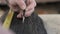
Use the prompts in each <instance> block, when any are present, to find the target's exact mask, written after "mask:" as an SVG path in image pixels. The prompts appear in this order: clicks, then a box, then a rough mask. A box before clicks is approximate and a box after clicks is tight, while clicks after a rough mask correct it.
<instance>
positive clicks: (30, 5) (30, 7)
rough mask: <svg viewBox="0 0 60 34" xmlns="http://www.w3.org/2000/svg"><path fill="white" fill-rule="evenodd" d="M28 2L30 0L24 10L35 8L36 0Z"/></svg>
mask: <svg viewBox="0 0 60 34" xmlns="http://www.w3.org/2000/svg"><path fill="white" fill-rule="evenodd" d="M27 2H28V1H27ZM29 2H30V3H29V5H28V7H27V8H26V10H29V9H32V8H35V6H36V2H35V1H34V0H30V1H29Z"/></svg>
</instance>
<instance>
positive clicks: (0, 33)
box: [0, 23, 15, 34]
mask: <svg viewBox="0 0 60 34" xmlns="http://www.w3.org/2000/svg"><path fill="white" fill-rule="evenodd" d="M0 34H15V33H13V32H12V31H11V30H7V29H4V28H3V27H2V25H1V23H0Z"/></svg>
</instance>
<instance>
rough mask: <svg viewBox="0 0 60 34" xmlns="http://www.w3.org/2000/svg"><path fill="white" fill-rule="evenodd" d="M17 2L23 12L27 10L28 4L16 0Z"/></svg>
mask: <svg viewBox="0 0 60 34" xmlns="http://www.w3.org/2000/svg"><path fill="white" fill-rule="evenodd" d="M16 2H17V4H18V5H19V7H20V8H21V9H22V10H24V9H25V8H26V4H25V2H24V1H23V0H16Z"/></svg>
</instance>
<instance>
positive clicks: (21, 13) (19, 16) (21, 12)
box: [17, 10, 23, 18]
mask: <svg viewBox="0 0 60 34" xmlns="http://www.w3.org/2000/svg"><path fill="white" fill-rule="evenodd" d="M22 15H23V11H22V10H20V13H19V14H18V15H17V18H21V17H22Z"/></svg>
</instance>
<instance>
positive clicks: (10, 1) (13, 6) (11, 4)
mask: <svg viewBox="0 0 60 34" xmlns="http://www.w3.org/2000/svg"><path fill="white" fill-rule="evenodd" d="M8 2H9V3H8V5H9V7H10V8H11V9H12V10H14V11H17V10H18V7H17V6H16V2H15V1H14V0H8Z"/></svg>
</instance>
